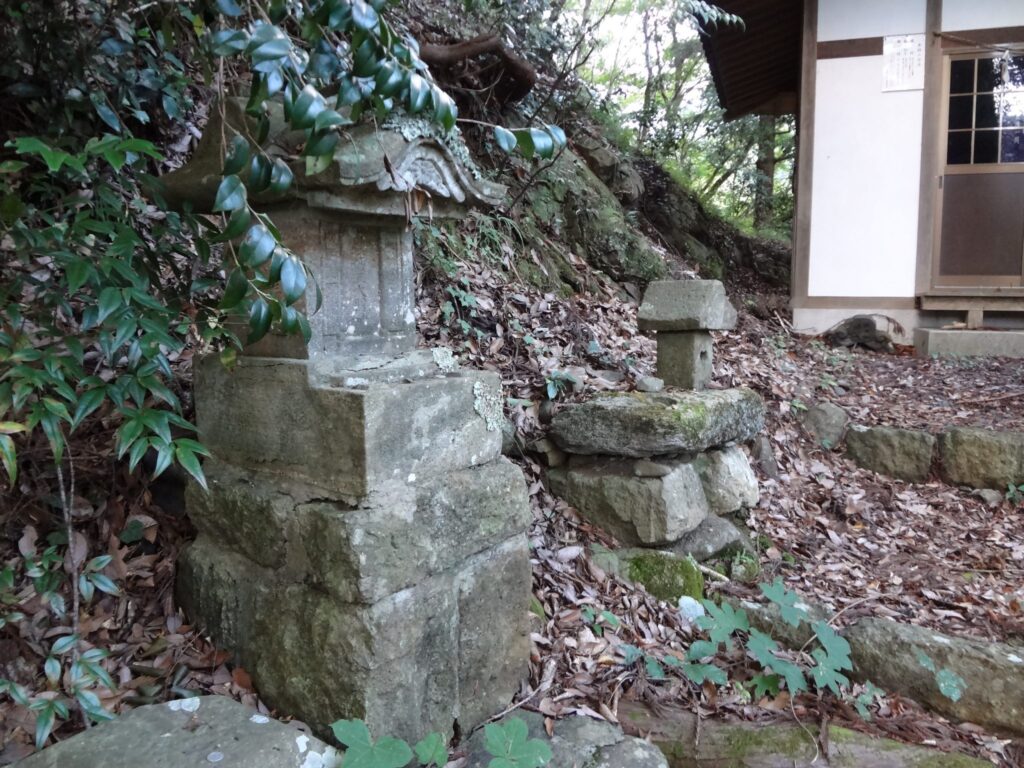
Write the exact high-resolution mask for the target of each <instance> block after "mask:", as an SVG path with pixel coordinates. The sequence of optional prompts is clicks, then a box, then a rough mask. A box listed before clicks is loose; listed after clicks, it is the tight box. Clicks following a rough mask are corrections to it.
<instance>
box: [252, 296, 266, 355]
mask: <svg viewBox="0 0 1024 768" xmlns="http://www.w3.org/2000/svg"><path fill="white" fill-rule="evenodd" d="M270 321H271V316H270V306H269V305H268V304H267V302H266V300H265V299H263V298H258V299H255V300H254V301H253V303H252V306H251V307H249V340H248V341H249V343H250V344H255V343H256V342H257V341H259V340H260V339H262V338H263V337H264V336H266V335H267V331H269V330H270Z"/></svg>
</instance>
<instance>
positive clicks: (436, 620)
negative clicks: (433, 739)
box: [237, 574, 459, 741]
mask: <svg viewBox="0 0 1024 768" xmlns="http://www.w3.org/2000/svg"><path fill="white" fill-rule="evenodd" d="M456 601H457V591H456V589H455V586H454V582H453V577H452V576H451V575H447V574H446V575H442V576H436V577H433V578H431V579H427V580H424V581H422V582H420V583H419V584H417V585H416V586H414V587H411V588H410V589H407V590H403V591H402V592H399V593H397V594H395V595H390V596H389V597H387V598H385V599H384V600H381V601H380V602H378V603H375V604H374V605H372V606H361V605H350V604H345V603H341V602H340V601H338V600H336V599H335V598H332V597H331V596H330V595H326V594H323V593H318V592H316V591H314V590H311V589H308V588H307V587H305V586H304V585H282V586H278V587H276V588H274V589H271V590H269V591H268V593H267V595H266V598H265V599H264V600H261V601H260V602H259V603H258V604H257V613H256V616H255V617H254V619H253V622H252V624H253V630H252V633H251V634H250V636H249V637H247V638H246V639H245V642H244V643H243V644H242V645H241V647H240V648H238V649H237V651H238V653H239V657H240V661H241V663H242V665H243V666H244V667H245V668H246V669H247V670H249V671H250V674H252V677H253V681H254V683H255V685H256V687H257V689H258V690H259V691H260V694H261V696H263V697H264V699H265V700H266V701H267V702H269V703H271V704H272V706H274V707H275V708H276V709H279V710H281V711H283V712H289V713H291V714H294V715H295V716H296V717H298V718H299V719H301V720H303V721H305V722H307V723H309V724H310V725H311V726H312V727H314V728H317V729H323V728H325V727H326V726H327V725H328V724H330V723H332V722H334V721H335V720H337V719H339V718H359V719H363V720H365V721H366V722H367V723H368V724H369V725H370V728H371V730H372V731H373V732H375V733H387V734H391V735H394V736H398V737H399V738H403V739H406V740H407V741H408V740H412V741H415V740H416V739H418V738H420V737H421V736H422V735H423V734H425V733H428V732H430V731H434V730H436V731H439V732H441V733H444V734H448V733H450V732H451V728H452V723H453V722H454V721H455V718H456V716H457V714H458V708H459V688H458V675H459V663H458V658H459V656H458V610H457V603H456Z"/></svg>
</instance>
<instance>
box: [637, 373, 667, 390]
mask: <svg viewBox="0 0 1024 768" xmlns="http://www.w3.org/2000/svg"><path fill="white" fill-rule="evenodd" d="M636 388H637V391H638V392H651V393H653V394H657V393H658V392H661V390H663V389H664V388H665V382H664V381H662V380H661V379H659V378H658V377H657V376H641V377H640V378H639V379H637V381H636Z"/></svg>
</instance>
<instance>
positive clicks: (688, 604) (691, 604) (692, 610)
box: [679, 595, 706, 623]
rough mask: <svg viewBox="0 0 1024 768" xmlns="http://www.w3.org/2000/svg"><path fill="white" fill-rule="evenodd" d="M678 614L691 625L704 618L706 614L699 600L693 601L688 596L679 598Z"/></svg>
mask: <svg viewBox="0 0 1024 768" xmlns="http://www.w3.org/2000/svg"><path fill="white" fill-rule="evenodd" d="M679 612H680V613H681V614H683V616H684V617H685V618H686V620H687V621H689V622H691V623H692V622H694V621H696V620H697V619H699V618H700V617H701V616H704V615H705V613H706V611H705V610H704V606H703V605H702V604H701V602H700V601H699V600H695V599H694V598H692V597H690V596H689V595H683V596H682V597H680V598H679Z"/></svg>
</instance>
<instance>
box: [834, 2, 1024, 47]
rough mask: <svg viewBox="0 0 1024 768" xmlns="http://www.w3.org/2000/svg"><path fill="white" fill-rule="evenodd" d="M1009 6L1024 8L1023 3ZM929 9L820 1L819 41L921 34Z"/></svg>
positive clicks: (918, 4) (907, 4)
mask: <svg viewBox="0 0 1024 768" xmlns="http://www.w3.org/2000/svg"><path fill="white" fill-rule="evenodd" d="M946 1H947V2H949V0H946ZM967 1H968V2H977V0H967ZM994 1H998V0H994ZM1008 2H1019V3H1021V5H1022V6H1024V0H1008ZM926 6H927V2H926V0H819V3H818V40H819V41H825V40H848V39H851V38H857V37H884V36H885V35H912V34H919V33H921V32H924V29H925V10H926Z"/></svg>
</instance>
